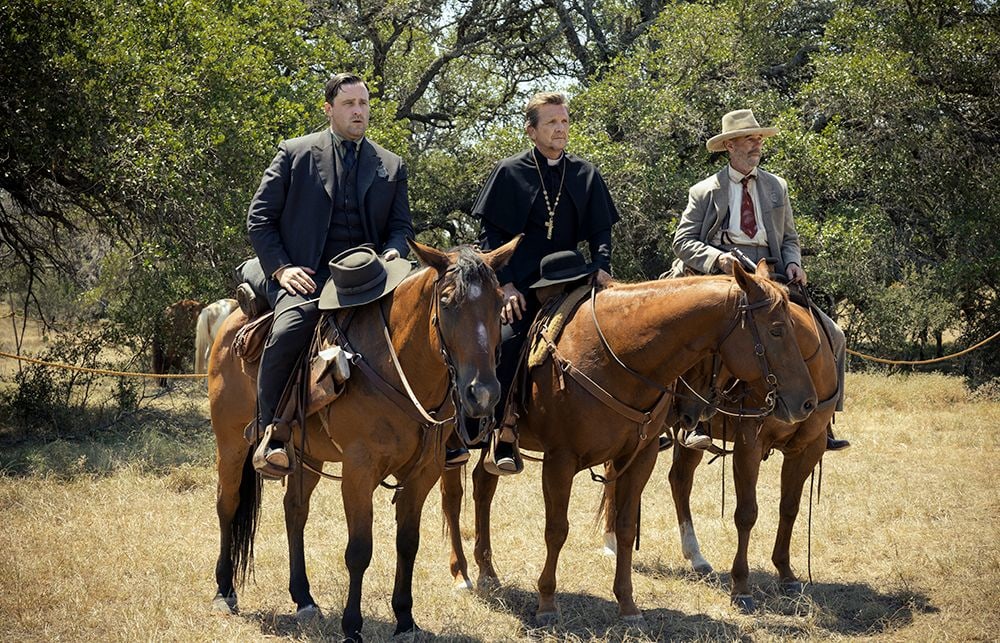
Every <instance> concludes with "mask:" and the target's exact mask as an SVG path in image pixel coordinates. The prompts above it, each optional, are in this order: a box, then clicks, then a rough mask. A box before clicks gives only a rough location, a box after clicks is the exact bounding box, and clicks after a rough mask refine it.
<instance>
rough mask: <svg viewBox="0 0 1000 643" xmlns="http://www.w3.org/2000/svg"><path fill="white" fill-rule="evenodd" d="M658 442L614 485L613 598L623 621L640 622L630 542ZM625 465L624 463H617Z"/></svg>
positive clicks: (640, 453)
mask: <svg viewBox="0 0 1000 643" xmlns="http://www.w3.org/2000/svg"><path fill="white" fill-rule="evenodd" d="M657 447H658V444H657V441H656V440H655V439H654V440H653V442H652V443H650V444H647V445H646V446H645V447H643V449H642V451H640V452H639V454H638V455H637V456H636V457H635V460H633V461H632V464H631V465H629V467H628V468H627V469H625V470H624V471H623V472H622V474H621V476H620V477H619V478H618V480H617V481H616V484H615V490H614V491H615V506H616V507H617V509H618V511H617V516H616V518H615V537H616V538H617V540H618V558H617V560H616V562H615V584H614V587H615V598H617V599H618V614H619V616H621V617H622V618H623V619H625V620H626V621H641V620H642V612H641V611H639V608H638V607H636V604H635V600H634V599H633V596H632V544H633V543H635V534H636V529H637V526H636V525H637V522H638V519H639V502H640V500H641V499H642V490H643V489H645V488H646V483H647V482H649V476H650V474H651V473H652V472H653V465H655V464H656V456H657V452H658V451H657ZM619 466H624V462H622V463H621V464H619Z"/></svg>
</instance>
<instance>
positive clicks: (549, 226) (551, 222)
mask: <svg viewBox="0 0 1000 643" xmlns="http://www.w3.org/2000/svg"><path fill="white" fill-rule="evenodd" d="M554 214H555V213H554V212H550V213H549V220H548V222H546V224H545V229H546V230H547V233H546V235H545V238H546V239H549V240H551V239H552V228H553V226H555V224H556V218H555V216H553V215H554Z"/></svg>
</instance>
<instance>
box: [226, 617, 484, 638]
mask: <svg viewBox="0 0 1000 643" xmlns="http://www.w3.org/2000/svg"><path fill="white" fill-rule="evenodd" d="M342 616H343V613H342V612H341V611H339V610H337V611H327V610H325V609H324V610H322V616H319V617H314V618H312V619H311V620H309V621H306V622H300V621H299V619H297V618H296V617H295V614H292V613H288V614H279V613H277V612H274V611H253V612H241V613H240V615H239V616H238V617H236V618H242V619H244V620H246V621H250V622H255V623H257V625H258V627H259V628H260V633H261V634H262V635H264V636H266V637H280V638H291V639H294V640H296V641H340V640H341V639H342V637H343V632H341V628H340V619H341V617H342ZM395 630H396V624H395V623H393V622H389V621H384V620H382V619H377V618H371V617H368V616H365V622H364V626H363V627H362V631H361V634H362V636H364V637H365V640H370V641H389V640H392V641H394V642H396V643H407V642H411V641H412V642H414V643H416V642H421V643H422V642H423V641H443V640H448V641H467V642H469V643H475V642H477V641H479V640H480V639H477V638H472V637H453V636H446V637H439V636H437V635H435V634H434V633H433V632H428V631H423V630H420V631H417V632H413V633H409V634H401V635H399V636H395V637H394V636H393V632H394V631H395Z"/></svg>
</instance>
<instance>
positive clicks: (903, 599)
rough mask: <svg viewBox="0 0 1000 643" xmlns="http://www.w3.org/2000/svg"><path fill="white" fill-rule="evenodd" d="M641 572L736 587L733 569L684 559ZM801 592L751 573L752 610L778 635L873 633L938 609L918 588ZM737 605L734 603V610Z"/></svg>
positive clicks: (823, 586)
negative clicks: (693, 565) (700, 566)
mask: <svg viewBox="0 0 1000 643" xmlns="http://www.w3.org/2000/svg"><path fill="white" fill-rule="evenodd" d="M635 571H636V573H638V574H642V575H644V576H649V577H652V578H672V579H680V580H687V581H690V582H700V583H705V584H707V585H709V586H712V587H717V588H718V589H719V591H720V592H725V593H728V592H729V590H730V588H731V587H732V575H731V574H730V573H729V572H722V573H720V572H717V571H715V572H712V573H711V574H708V575H707V576H701V575H699V574H697V573H695V572H694V571H692V570H691V569H690V567H688V566H686V565H680V566H676V565H664V564H661V563H656V564H643V565H636V566H635ZM803 587H804V589H803V593H802V594H799V595H796V596H786V595H784V594H782V593H781V588H780V587H779V585H778V578H777V576H776V575H775V574H774V573H771V572H768V571H763V570H755V571H752V572H751V573H750V591H751V594H752V596H753V599H754V602H755V604H756V610H755V611H754V613H753V615H754V616H758V617H764V622H761V623H760V624H759V627H760V628H761V629H764V630H767V631H768V632H770V633H771V634H774V635H776V636H781V637H786V636H797V635H808V634H809V633H810V632H812V631H815V628H821V629H824V630H827V631H829V632H831V633H835V634H840V635H844V636H856V635H860V634H863V635H866V636H871V635H875V634H879V633H882V632H889V631H893V630H897V629H899V628H902V627H905V626H907V625H910V624H911V623H912V622H913V619H914V616H915V615H916V614H933V613H936V612H938V611H939V609H938V608H937V607H935V606H933V605H932V604H931V602H930V598H929V597H928V596H927V595H925V594H923V593H921V592H915V591H896V592H886V593H883V592H880V591H878V590H876V589H875V588H874V587H872V586H871V585H868V584H866V583H807V582H803ZM735 609H736V608H733V610H734V614H735V613H737V612H736V611H735ZM768 616H791V617H801V618H803V623H802V625H801V626H798V625H796V624H794V623H791V622H789V621H787V620H785V621H782V622H780V623H777V622H774V623H768V622H766V617H768Z"/></svg>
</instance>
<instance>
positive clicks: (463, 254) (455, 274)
mask: <svg viewBox="0 0 1000 643" xmlns="http://www.w3.org/2000/svg"><path fill="white" fill-rule="evenodd" d="M448 254H449V255H451V256H453V257H454V261H453V262H452V265H451V266H450V267H449V268H448V270H447V272H446V273H445V280H444V282H443V285H442V288H441V292H442V294H444V295H445V296H447V297H450V298H452V299H453V301H454V302H455V303H462V302H463V301H465V299H466V298H467V297H468V296H469V293H470V292H471V290H472V287H473V286H477V287H478V288H479V289H480V290H481V291H482V290H486V289H496V288H499V287H500V282H498V281H497V276H496V273H495V272H493V271H492V270H491V269H490V267H489V266H487V265H486V263H485V262H483V259H482V256H481V255H480V254H479V253H478V252H477V251H476V250H475V249H474V248H472V247H471V246H458V247H457V248H454V249H452V250H450V251H449V252H448Z"/></svg>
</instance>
